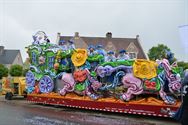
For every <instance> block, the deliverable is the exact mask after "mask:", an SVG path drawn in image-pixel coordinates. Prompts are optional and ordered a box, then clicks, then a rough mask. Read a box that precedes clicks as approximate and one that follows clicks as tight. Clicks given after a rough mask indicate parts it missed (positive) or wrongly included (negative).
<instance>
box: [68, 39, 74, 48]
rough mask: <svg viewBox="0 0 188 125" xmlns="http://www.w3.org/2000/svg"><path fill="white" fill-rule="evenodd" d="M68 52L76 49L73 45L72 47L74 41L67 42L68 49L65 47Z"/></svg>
mask: <svg viewBox="0 0 188 125" xmlns="http://www.w3.org/2000/svg"><path fill="white" fill-rule="evenodd" d="M67 48H68V49H69V50H75V49H76V47H75V45H74V41H72V40H69V41H68V47H67Z"/></svg>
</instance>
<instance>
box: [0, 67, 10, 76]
mask: <svg viewBox="0 0 188 125" xmlns="http://www.w3.org/2000/svg"><path fill="white" fill-rule="evenodd" d="M7 76H8V68H7V67H5V66H4V65H3V64H0V79H2V77H7Z"/></svg>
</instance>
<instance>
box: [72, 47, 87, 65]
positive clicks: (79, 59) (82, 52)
mask: <svg viewBox="0 0 188 125" xmlns="http://www.w3.org/2000/svg"><path fill="white" fill-rule="evenodd" d="M86 59H87V50H86V49H76V50H75V51H74V53H73V54H72V56H71V60H72V62H73V64H74V66H81V65H83V64H84V63H85V62H86Z"/></svg>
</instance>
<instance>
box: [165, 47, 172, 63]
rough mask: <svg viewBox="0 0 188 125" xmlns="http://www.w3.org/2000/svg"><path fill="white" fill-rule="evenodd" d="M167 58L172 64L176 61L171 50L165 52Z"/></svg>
mask: <svg viewBox="0 0 188 125" xmlns="http://www.w3.org/2000/svg"><path fill="white" fill-rule="evenodd" d="M165 58H166V59H167V60H168V61H169V63H170V64H172V63H173V61H174V53H172V52H171V51H169V50H165Z"/></svg>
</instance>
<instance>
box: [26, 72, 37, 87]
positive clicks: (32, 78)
mask: <svg viewBox="0 0 188 125" xmlns="http://www.w3.org/2000/svg"><path fill="white" fill-rule="evenodd" d="M25 77H26V83H27V86H35V75H34V74H33V73H32V72H31V71H28V72H27V73H26V76H25Z"/></svg>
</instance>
